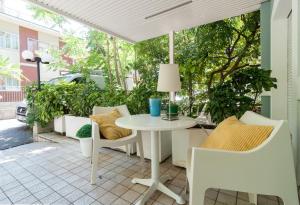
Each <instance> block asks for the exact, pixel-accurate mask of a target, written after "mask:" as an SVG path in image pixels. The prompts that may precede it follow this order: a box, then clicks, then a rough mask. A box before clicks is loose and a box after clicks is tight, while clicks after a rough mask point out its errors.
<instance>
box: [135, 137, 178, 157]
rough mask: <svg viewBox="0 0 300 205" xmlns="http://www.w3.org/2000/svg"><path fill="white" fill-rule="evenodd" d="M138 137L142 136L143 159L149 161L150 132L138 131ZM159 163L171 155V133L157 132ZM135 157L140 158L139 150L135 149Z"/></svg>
mask: <svg viewBox="0 0 300 205" xmlns="http://www.w3.org/2000/svg"><path fill="white" fill-rule="evenodd" d="M138 134H139V135H142V140H143V148H144V157H145V158H146V159H151V136H150V135H151V132H150V131H138ZM158 150H159V153H158V157H159V162H162V161H164V160H165V159H167V158H168V157H169V156H170V155H171V154H172V132H171V131H161V132H159V147H158ZM137 155H138V156H140V152H139V149H137Z"/></svg>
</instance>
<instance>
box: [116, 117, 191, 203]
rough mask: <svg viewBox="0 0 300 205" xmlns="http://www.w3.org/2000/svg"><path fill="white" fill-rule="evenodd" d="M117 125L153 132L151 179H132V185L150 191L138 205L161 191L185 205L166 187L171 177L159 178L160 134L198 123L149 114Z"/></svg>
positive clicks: (179, 197)
mask: <svg viewBox="0 0 300 205" xmlns="http://www.w3.org/2000/svg"><path fill="white" fill-rule="evenodd" d="M116 125H117V126H119V127H123V128H127V129H132V130H144V131H151V179H138V178H134V179H132V183H134V184H136V183H138V184H142V185H145V186H148V187H149V189H148V190H147V191H146V193H145V194H144V196H143V198H142V199H141V200H140V201H138V202H137V203H136V204H138V205H142V204H145V202H146V201H147V200H148V199H149V198H150V197H151V195H152V194H153V193H154V192H155V191H156V190H159V191H161V192H163V193H164V194H166V195H168V196H169V197H171V198H173V199H175V200H176V202H177V203H178V204H185V200H184V199H183V198H182V197H181V196H179V195H177V194H176V193H174V192H173V191H171V190H170V189H169V188H168V187H166V186H165V185H164V182H166V181H167V180H169V179H170V177H169V176H162V177H159V159H158V144H159V142H158V140H159V137H158V132H159V131H163V130H179V129H185V128H190V127H193V126H194V125H196V121H195V120H194V119H192V118H189V117H179V119H178V120H174V121H167V120H163V119H161V117H152V116H150V115H147V114H141V115H131V116H126V117H121V118H119V119H117V120H116Z"/></svg>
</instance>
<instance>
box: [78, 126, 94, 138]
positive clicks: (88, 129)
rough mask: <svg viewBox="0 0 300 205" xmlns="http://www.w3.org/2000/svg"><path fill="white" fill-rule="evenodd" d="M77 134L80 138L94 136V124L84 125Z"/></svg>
mask: <svg viewBox="0 0 300 205" xmlns="http://www.w3.org/2000/svg"><path fill="white" fill-rule="evenodd" d="M76 136H77V137H79V138H89V137H92V125H90V124H86V125H83V126H82V127H81V128H80V129H79V130H78V131H77V133H76Z"/></svg>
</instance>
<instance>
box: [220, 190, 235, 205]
mask: <svg viewBox="0 0 300 205" xmlns="http://www.w3.org/2000/svg"><path fill="white" fill-rule="evenodd" d="M217 201H218V202H221V203H224V204H230V205H231V204H232V205H234V204H235V203H236V197H233V196H231V195H228V194H224V193H222V192H220V193H219V194H218V198H217Z"/></svg>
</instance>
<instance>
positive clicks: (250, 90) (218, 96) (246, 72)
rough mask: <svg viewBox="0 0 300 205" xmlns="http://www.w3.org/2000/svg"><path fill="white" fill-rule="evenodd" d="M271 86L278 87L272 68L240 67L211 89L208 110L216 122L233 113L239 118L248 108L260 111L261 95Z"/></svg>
mask: <svg viewBox="0 0 300 205" xmlns="http://www.w3.org/2000/svg"><path fill="white" fill-rule="evenodd" d="M271 88H277V85H276V79H275V78H272V77H271V70H263V69H260V68H258V67H247V68H245V69H240V70H239V71H237V72H235V73H234V74H233V75H232V77H231V78H230V79H228V80H226V81H225V82H220V83H218V84H217V85H215V86H214V87H213V88H212V89H211V92H210V93H209V96H208V97H209V102H208V104H207V109H206V111H207V112H209V113H210V114H211V118H212V121H213V122H216V123H220V122H221V121H222V120H224V119H225V118H227V117H229V116H232V115H235V116H237V117H238V118H239V117H241V116H242V115H243V114H244V113H245V112H246V111H247V110H252V111H259V109H260V103H259V102H258V97H259V95H260V94H261V93H262V92H263V91H270V90H271Z"/></svg>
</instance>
